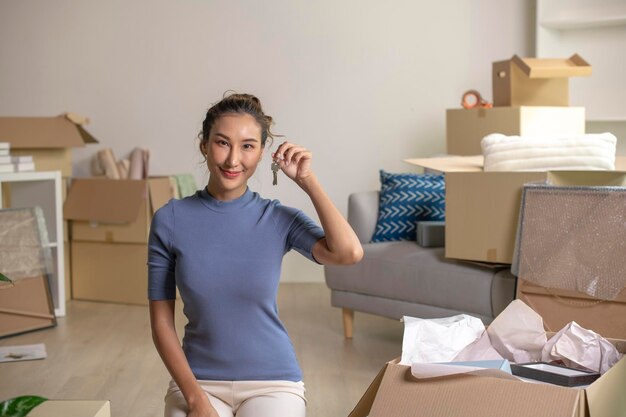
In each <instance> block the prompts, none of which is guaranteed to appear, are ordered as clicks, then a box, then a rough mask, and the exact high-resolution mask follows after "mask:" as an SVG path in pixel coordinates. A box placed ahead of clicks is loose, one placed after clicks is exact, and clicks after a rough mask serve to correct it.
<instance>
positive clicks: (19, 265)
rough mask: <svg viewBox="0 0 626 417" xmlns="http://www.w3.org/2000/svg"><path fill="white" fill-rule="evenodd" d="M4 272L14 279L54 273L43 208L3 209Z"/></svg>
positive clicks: (0, 255)
mask: <svg viewBox="0 0 626 417" xmlns="http://www.w3.org/2000/svg"><path fill="white" fill-rule="evenodd" d="M0 272H1V273H2V274H4V275H6V276H7V277H8V278H10V279H11V280H13V281H16V280H18V279H21V278H31V277H35V276H39V275H45V274H48V273H51V272H52V254H51V251H50V245H49V242H48V232H47V229H46V224H45V218H44V216H43V212H42V210H41V208H39V207H31V208H20V209H6V210H0Z"/></svg>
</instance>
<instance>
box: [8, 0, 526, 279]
mask: <svg viewBox="0 0 626 417" xmlns="http://www.w3.org/2000/svg"><path fill="white" fill-rule="evenodd" d="M533 33H534V2H533V1H530V0H514V1H506V2H501V1H498V0H440V1H426V0H397V1H393V2H381V1H373V0H361V1H356V0H344V1H330V0H320V1H303V0H298V1H293V0H292V1H287V0H275V1H257V0H246V1H208V0H179V1H166V0H133V1H120V0H111V1H106V2H105V1H96V0H81V1H70V0H56V1H41V0H39V1H36V0H21V1H17V0H15V1H10V0H0V115H6V116H9V115H14V116H31V115H32V116H35V115H36V116H42V115H56V114H59V113H62V112H65V111H74V112H77V113H80V114H83V115H86V116H89V117H90V118H91V120H92V123H91V125H89V126H88V130H89V131H90V132H91V133H92V134H93V135H94V136H95V137H97V138H98V139H99V140H100V145H96V146H94V145H92V146H89V147H87V148H85V149H81V150H78V151H77V152H76V153H75V161H76V162H75V166H74V175H76V176H85V175H88V165H89V164H88V161H89V158H90V157H91V155H92V154H93V153H94V152H95V151H96V150H97V149H99V148H101V147H111V148H113V150H114V152H115V154H116V155H117V156H118V157H122V156H125V155H126V154H127V153H128V152H130V151H131V150H132V148H133V147H135V146H145V147H149V148H150V149H151V152H152V160H151V173H152V174H155V175H158V174H174V173H182V172H193V173H194V174H195V175H196V177H197V180H198V182H199V184H203V183H205V182H206V176H205V169H204V168H203V167H202V166H199V165H198V162H199V161H200V158H199V154H198V151H197V146H196V140H195V138H196V135H197V133H198V131H199V130H200V127H201V122H202V119H203V113H204V112H205V111H206V109H207V108H208V106H209V105H210V104H211V103H212V102H214V101H217V100H218V99H219V98H220V97H221V96H222V94H223V93H224V91H226V90H229V89H232V90H236V91H238V92H250V93H254V94H256V95H258V96H259V97H260V98H261V99H262V101H263V104H264V106H265V108H266V111H267V112H268V113H269V114H270V115H272V116H273V117H274V118H275V120H276V126H275V131H276V132H278V133H281V134H284V135H286V136H287V137H288V138H289V139H290V140H292V141H294V142H298V143H301V144H303V145H305V146H307V147H309V148H311V149H312V150H313V152H314V158H315V159H314V164H315V165H314V166H315V167H316V170H317V174H318V176H319V177H320V179H321V181H322V183H323V184H325V185H326V187H327V191H328V193H329V194H330V196H331V198H333V199H334V201H335V202H336V203H337V205H338V206H339V208H340V209H341V210H342V211H343V212H344V213H345V211H346V207H347V197H348V194H349V193H350V192H351V191H356V190H367V189H375V188H378V170H379V169H381V168H383V169H386V170H389V171H410V170H412V169H413V168H412V167H411V166H409V165H407V164H405V163H403V162H402V159H404V158H408V157H419V156H429V155H432V154H435V153H441V152H444V143H445V109H446V108H451V107H458V106H459V101H460V97H461V94H462V93H463V92H464V91H465V90H467V89H470V88H477V89H479V90H480V91H481V92H483V94H484V95H485V96H486V97H488V98H490V97H491V78H490V77H491V62H492V61H495V60H501V59H506V58H509V57H510V56H511V55H513V54H515V53H516V54H520V55H526V56H528V55H532V53H533ZM268 160H269V158H266V159H265V161H264V163H263V165H262V166H260V168H259V171H257V173H256V179H255V180H254V181H253V182H252V183H251V184H250V185H251V188H253V189H254V190H255V191H259V192H260V193H261V194H262V195H265V196H266V197H271V198H279V199H280V200H281V201H282V202H283V203H285V204H289V205H294V206H297V207H301V208H303V209H304V210H305V211H306V212H308V213H309V214H311V215H312V216H313V217H315V215H314V212H313V208H312V205H311V204H310V202H309V201H308V200H307V198H306V196H305V195H304V194H303V193H302V192H300V191H299V190H298V189H297V188H296V187H295V186H294V185H293V184H290V183H288V182H287V181H286V180H285V178H284V177H283V178H281V180H280V181H279V186H278V187H275V188H273V187H272V186H271V174H270V170H269V162H268ZM322 279H323V275H322V269H321V268H320V267H317V266H315V265H312V264H310V263H307V262H306V261H303V259H302V258H301V257H299V255H291V254H290V255H289V256H287V258H286V262H285V267H284V280H286V281H306V280H322Z"/></svg>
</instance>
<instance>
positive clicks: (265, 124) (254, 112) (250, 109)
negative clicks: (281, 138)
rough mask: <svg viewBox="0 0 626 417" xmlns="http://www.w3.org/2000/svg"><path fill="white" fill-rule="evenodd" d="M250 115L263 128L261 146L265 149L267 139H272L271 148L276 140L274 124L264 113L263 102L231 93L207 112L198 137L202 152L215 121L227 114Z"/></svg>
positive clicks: (251, 96)
mask: <svg viewBox="0 0 626 417" xmlns="http://www.w3.org/2000/svg"><path fill="white" fill-rule="evenodd" d="M236 113H239V114H249V115H250V116H252V117H254V119H255V120H256V121H257V123H258V124H259V126H261V146H263V147H265V142H266V141H267V138H270V146H271V143H272V140H273V139H274V136H275V135H274V134H273V133H272V132H271V131H270V126H271V125H272V124H273V123H274V121H273V119H272V117H271V116H268V115H267V114H265V113H263V107H262V106H261V100H259V99H258V98H256V97H255V96H253V95H252V94H238V93H231V94H229V95H224V97H223V98H222V99H221V100H220V101H219V102H217V103H215V104H213V105H212V106H211V108H209V110H207V112H206V117H205V118H204V122H202V131H201V132H200V134H199V135H198V138H199V139H200V152H202V153H203V154H204V152H203V145H205V144H206V142H207V141H208V140H209V134H210V133H211V128H212V127H213V124H214V123H215V121H216V120H217V119H218V118H220V117H221V116H223V115H225V114H236Z"/></svg>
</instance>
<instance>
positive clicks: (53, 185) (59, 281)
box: [0, 171, 65, 317]
mask: <svg viewBox="0 0 626 417" xmlns="http://www.w3.org/2000/svg"><path fill="white" fill-rule="evenodd" d="M3 183H20V186H19V189H17V188H18V187H11V208H21V207H32V206H40V207H41V208H42V210H43V213H44V216H45V218H46V227H47V228H48V236H49V237H50V248H52V249H54V250H53V251H52V252H53V254H54V255H53V256H54V258H55V266H56V268H55V270H54V271H53V273H52V276H51V277H50V290H51V291H52V301H53V303H54V314H55V315H56V316H57V317H63V316H65V253H64V250H65V248H64V245H63V244H59V242H63V241H64V237H63V201H62V194H61V171H36V172H11V173H0V208H3V204H4V202H3V201H2V184H3ZM14 188H15V189H14Z"/></svg>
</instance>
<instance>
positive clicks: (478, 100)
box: [461, 90, 493, 109]
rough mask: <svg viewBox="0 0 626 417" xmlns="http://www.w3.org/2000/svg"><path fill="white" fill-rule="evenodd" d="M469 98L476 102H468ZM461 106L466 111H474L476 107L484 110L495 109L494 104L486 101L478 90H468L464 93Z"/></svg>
mask: <svg viewBox="0 0 626 417" xmlns="http://www.w3.org/2000/svg"><path fill="white" fill-rule="evenodd" d="M468 97H473V98H474V100H475V101H474V102H471V101H468V100H467V99H468ZM461 106H463V108H464V109H473V108H475V107H481V108H483V109H490V108H492V107H493V104H491V103H489V102H488V101H487V100H485V99H484V98H483V97H482V96H481V95H480V93H479V92H478V91H476V90H468V91H466V92H465V93H463V98H461Z"/></svg>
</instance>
